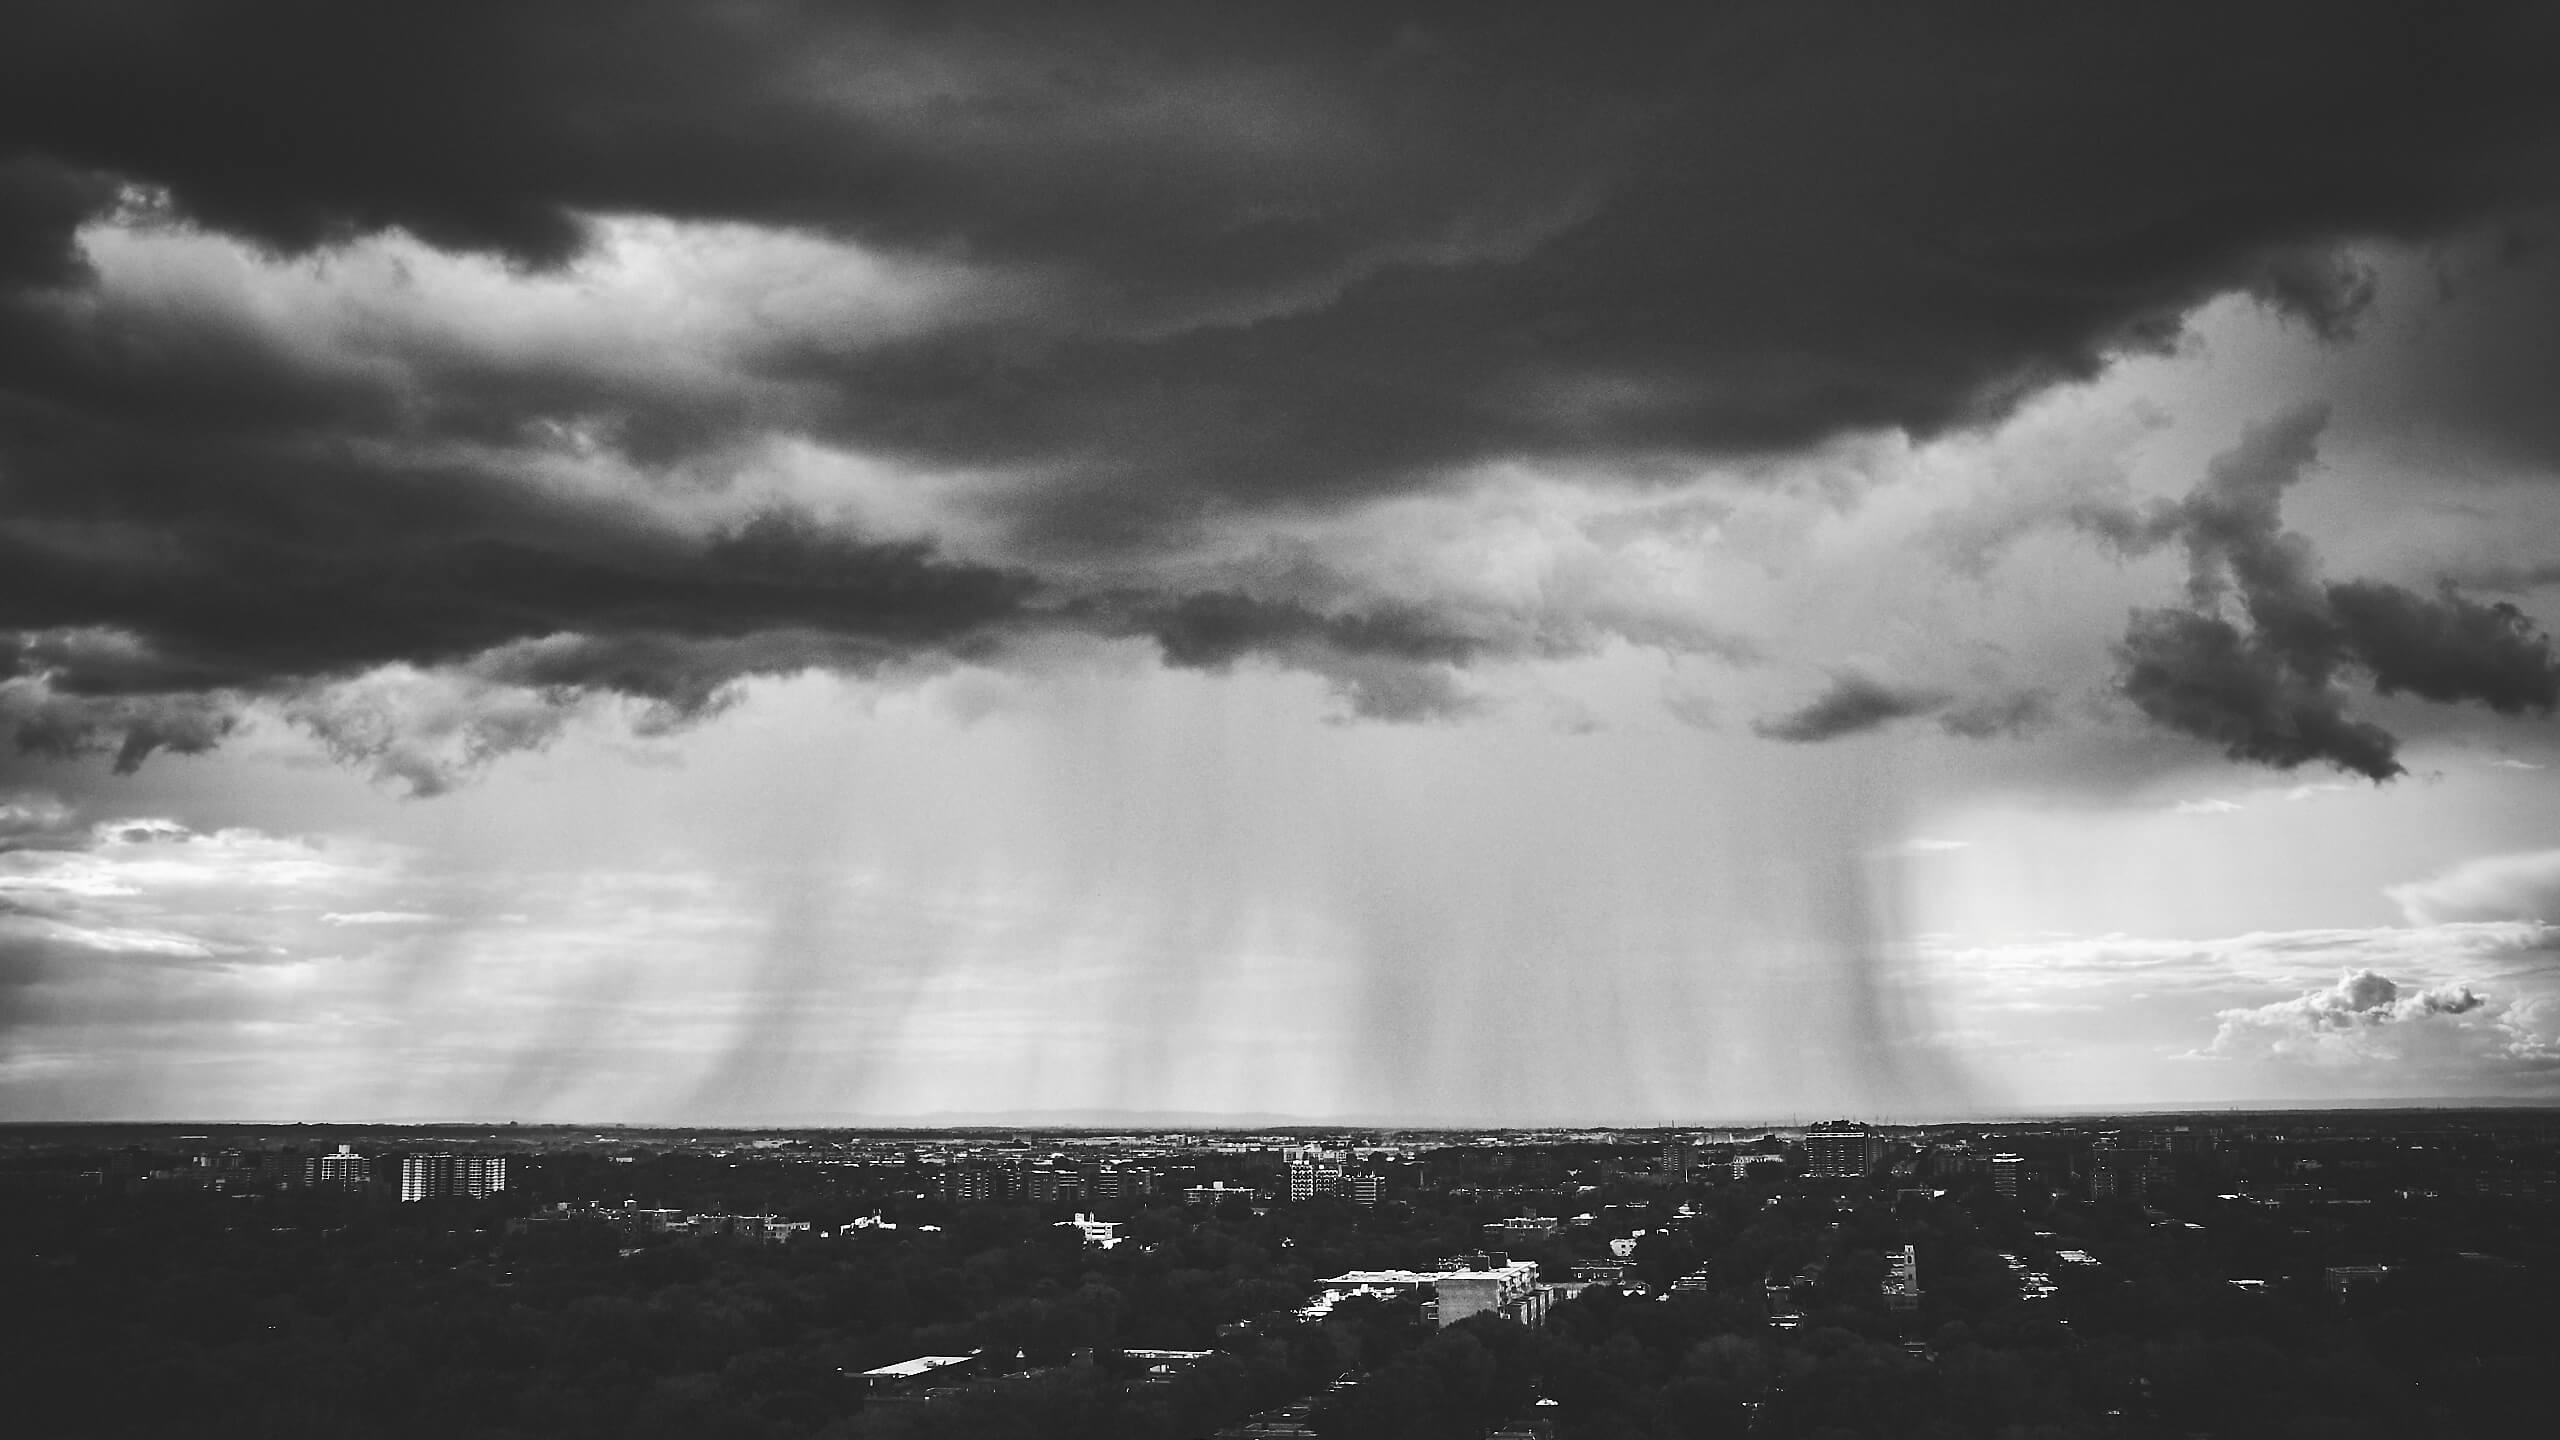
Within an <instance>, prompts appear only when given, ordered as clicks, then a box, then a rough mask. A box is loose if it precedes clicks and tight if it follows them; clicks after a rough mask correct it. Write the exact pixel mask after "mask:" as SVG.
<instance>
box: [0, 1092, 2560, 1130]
mask: <svg viewBox="0 0 2560 1440" xmlns="http://www.w3.org/2000/svg"><path fill="white" fill-rule="evenodd" d="M2461 1110H2560V1097H2550V1096H2519V1095H2502V1096H2464V1097H2427V1098H2417V1099H2410V1098H2375V1097H2353V1098H2345V1099H2337V1100H2299V1099H2296V1100H2280V1101H2278V1100H2234V1101H2214V1102H2209V1103H2201V1104H2184V1105H2163V1104H2142V1105H2120V1106H2056V1107H2053V1108H2049V1109H2041V1110H1998V1111H1991V1110H1985V1111H1977V1112H1971V1113H1963V1114H1934V1115H1928V1116H1911V1115H1891V1114H1876V1113H1867V1114H1859V1113H1855V1112H1850V1113H1825V1114H1821V1115H1816V1116H1813V1117H1811V1118H1806V1117H1803V1116H1793V1117H1789V1118H1786V1119H1783V1120H1780V1119H1775V1118H1771V1117H1768V1116H1758V1117H1754V1118H1751V1119H1746V1120H1726V1119H1678V1120H1671V1119H1651V1120H1615V1121H1613V1120H1603V1119H1587V1118H1586V1119H1574V1120H1497V1119H1490V1118H1477V1119H1460V1118H1452V1117H1445V1116H1444V1117H1412V1116H1407V1117H1393V1116H1361V1115H1352V1116H1320V1115H1319V1116H1307V1115H1282V1114H1253V1113H1228V1112H1210V1111H1158V1110H1128V1111H1115V1110H1088V1109H1063V1110H1010V1111H965V1110H943V1111H929V1112H925V1113H922V1114H912V1115H877V1116H823V1117H821V1116H809V1115H796V1116H784V1117H773V1118H765V1119H723V1120H683V1119H671V1120H586V1119H533V1118H527V1117H522V1116H516V1117H495V1118H492V1117H470V1118H449V1117H448V1118H432V1117H424V1116H409V1117H398V1116H394V1117H378V1118H371V1119H357V1120H278V1119H259V1120H216V1119H207V1118H203V1117H183V1118H163V1117H115V1118H86V1119H67V1118H55V1119H0V1128H8V1129H17V1128H39V1127H43V1128H64V1129H70V1128H77V1127H81V1126H135V1127H141V1126H149V1127H160V1128H167V1127H177V1126H204V1127H207V1128H212V1129H267V1128H283V1127H296V1128H304V1127H307V1128H314V1129H363V1128H376V1127H383V1126H400V1127H408V1128H417V1129H503V1128H522V1129H547V1130H641V1131H667V1130H702V1131H712V1132H721V1131H789V1130H885V1131H905V1130H923V1131H931V1130H1026V1129H1043V1130H1084V1131H1095V1132H1109V1131H1114V1130H1146V1131H1181V1130H1203V1131H1219V1132H1228V1133H1239V1134H1241V1133H1251V1132H1255V1131H1274V1130H1377V1131H1398V1130H1413V1131H1539V1130H1638V1131H1655V1130H1783V1129H1800V1128H1803V1127H1804V1126H1807V1125H1819V1124H1825V1123H1836V1122H1843V1121H1845V1122H1849V1123H1856V1124H1867V1125H1882V1126H1892V1127H1900V1128H1913V1129H1918V1128H1927V1127H1931V1126H1941V1125H1965V1124H1983V1125H1999V1124H2018V1123H2030V1122H2034V1121H2038V1120H2061V1119H2093V1118H2105V1117H2109V1116H2148V1117H2162V1116H2177V1115H2283V1114H2323V1113H2338V1112H2382V1111H2406V1112H2417V1111H2461Z"/></svg>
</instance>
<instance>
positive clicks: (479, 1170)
mask: <svg viewBox="0 0 2560 1440" xmlns="http://www.w3.org/2000/svg"><path fill="white" fill-rule="evenodd" d="M506 1188H507V1157H506V1156H504V1155H407V1156H403V1157H401V1160H400V1198H401V1199H402V1200H403V1201H417V1200H436V1199H442V1198H444V1197H446V1196H450V1195H459V1196H464V1197H466V1198H469V1199H473V1200H485V1199H487V1198H488V1197H490V1196H492V1195H495V1194H497V1193H498V1192H499V1191H501V1190H504V1189H506Z"/></svg>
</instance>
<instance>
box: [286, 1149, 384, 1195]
mask: <svg viewBox="0 0 2560 1440" xmlns="http://www.w3.org/2000/svg"><path fill="white" fill-rule="evenodd" d="M303 1180H304V1182H305V1183H307V1184H309V1185H311V1186H312V1187H313V1188H315V1189H321V1190H362V1189H365V1188H366V1187H368V1186H370V1185H372V1184H373V1159H372V1157H371V1156H367V1155H359V1154H357V1153H356V1147H354V1146H353V1145H341V1146H339V1147H338V1148H337V1149H336V1150H335V1151H334V1152H332V1153H330V1154H327V1155H314V1156H312V1157H311V1160H310V1163H309V1164H307V1165H306V1166H304V1167H303Z"/></svg>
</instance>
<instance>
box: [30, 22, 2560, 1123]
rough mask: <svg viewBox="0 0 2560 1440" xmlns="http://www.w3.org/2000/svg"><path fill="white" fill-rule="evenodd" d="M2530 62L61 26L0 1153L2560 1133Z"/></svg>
mask: <svg viewBox="0 0 2560 1440" xmlns="http://www.w3.org/2000/svg"><path fill="white" fill-rule="evenodd" d="M2555 53H2560V11H2555V10H2554V9H2553V8H2552V7H2550V6H2548V5H2540V4H2520V5H2512V6H2501V5H2476V6H2474V5H2461V4H2450V5H2435V6H2423V7H2420V6H2408V5H2399V4H2377V5H2369V6H2358V5H2354V4H2341V3H2322V4H2316V5H2256V4H2244V5H2233V6H2221V7H2214V8H2213V9H2212V10H2211V11H2210V12H2205V11H2193V10H2187V9H2184V8H2182V7H2168V6H2120V7H2110V8H2109V9H2108V10H2106V11H2100V10H2098V9H2097V8H2096V7H2066V6H2016V5H1999V6H1993V5H1974V6H1968V5H1929V6H1832V5H1820V4H1803V3H1788V4H1769V5H1748V4H1710V5H1700V6H1689V5H1677V6H1674V5H1661V6H1645V7H1617V6H1607V5H1601V6H1593V5H1576V6H1553V5H1546V6H1518V7H1512V6H1502V5H1491V4H1482V3H1465V4H1449V5H1440V6H1435V5H1418V6H1417V5H1403V6H1399V5H1393V4H1359V5H1341V6H1325V5H1314V6H1270V5H1260V6H1247V5H1237V6H1228V5H1217V4H1199V3H1182V4H1166V5H1145V4H1125V5H1073V6H1059V5H1049V4H1028V3H1024V4H960V5H931V6H926V5H903V4H896V5H893V4H878V5H869V6H818V5H794V4H764V3H722V4H681V5H680V4H646V3H643V4H628V3H615V4H611V5H603V4H597V5H581V4H549V5H540V6H525V5H512V4H473V3H457V0H439V3H434V4H419V5H414V6H406V7H402V6H384V7H375V6H364V7H354V6H345V5H340V4H335V3H316V0H315V3H307V4H272V5H195V4H177V3H169V4H153V3H123V4H113V5H102V4H96V3H61V4H51V3H41V0H28V3H19V4H14V5H12V6H10V7H8V9H7V10H6V12H5V14H0V1118H5V1119H19V1120H35V1119H69V1118H170V1119H178V1118H185V1119H207V1120H212V1119H366V1118H449V1119H464V1118H472V1119H479V1118H491V1119H494V1118H521V1119H593V1120H616V1119H619V1120H676V1121H688V1120H703V1121H742V1122H743V1121H758V1120H826V1119H838V1120H853V1119H859V1118H864V1117H872V1118H879V1117H894V1116H915V1115H923V1114H929V1113H933V1112H940V1111H969V1112H990V1111H1010V1112H1033V1111H1055V1110H1071V1109H1072V1110H1098V1109H1120V1110H1144V1111H1197V1112H1223V1113H1238V1114H1242V1113H1256V1114H1271V1113H1277V1114H1290V1115H1299V1116H1306V1117H1310V1118H1315V1117H1328V1116H1342V1117H1362V1118H1376V1119H1426V1118H1427V1119H1441V1120H1462V1121H1464V1120H1481V1121H1502V1122H1521V1123H1528V1122H1546V1121H1568V1120H1614V1121H1621V1122H1628V1123H1643V1122H1660V1121H1672V1120H1699V1121H1707V1120H1748V1119H1783V1118H1786V1117H1789V1116H1793V1117H1797V1118H1802V1119H1815V1118H1821V1117H1824V1116H1828V1115H1833V1114H1851V1115H1861V1116H1873V1117H1887V1116H1894V1117H1911V1116H1922V1115H1952V1114H1960V1113H1976V1112H2013V1111H2021V1110H2034V1109H2038V1108H2045V1107H2061V1106H2136V1105H2160V1106H2170V1105H2201V1104H2228V1103H2251V1102H2260V1101H2277V1100H2283V1101H2338V1100H2346V1099H2354V1098H2462V1097H2479V1098H2488V1097H2539V1098H2542V1099H2545V1100H2553V1099H2560V928H2555V927H2560V730H2555V728H2554V723H2553V719H2552V714H2553V710H2554V707H2555V704H2560V662H2555V657H2554V654H2553V650H2552V644H2551V641H2550V638H2549V635H2550V631H2551V629H2552V627H2553V626H2555V625H2560V591H2556V590H2555V587H2560V404H2555V397H2560V86H2555V85H2554V84H2552V83H2551V79H2550V75H2549V73H2548V65H2549V57H2550V56H2552V55H2553V54H2555Z"/></svg>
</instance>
